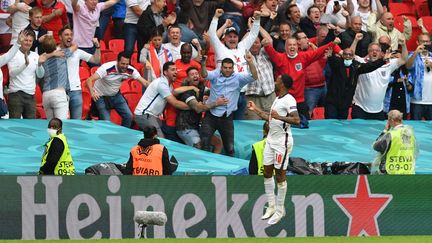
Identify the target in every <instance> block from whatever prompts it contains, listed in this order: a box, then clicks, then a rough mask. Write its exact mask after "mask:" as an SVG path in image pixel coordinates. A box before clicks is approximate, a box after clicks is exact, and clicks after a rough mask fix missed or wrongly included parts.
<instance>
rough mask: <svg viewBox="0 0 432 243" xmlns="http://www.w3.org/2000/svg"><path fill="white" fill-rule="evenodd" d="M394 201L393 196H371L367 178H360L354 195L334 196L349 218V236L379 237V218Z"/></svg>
mask: <svg viewBox="0 0 432 243" xmlns="http://www.w3.org/2000/svg"><path fill="white" fill-rule="evenodd" d="M392 199H393V195H391V194H371V192H370V188H369V182H368V180H367V177H366V176H364V175H363V176H359V177H358V179H357V185H356V188H355V193H354V194H341V195H333V200H334V201H335V202H336V203H337V205H338V206H339V207H340V208H341V209H342V211H343V212H344V213H345V214H346V215H347V216H348V218H349V226H348V232H347V235H348V236H361V235H368V236H379V235H380V232H379V228H378V217H379V216H380V214H381V213H382V211H384V209H385V208H386V207H387V205H388V204H389V203H390V201H391V200H392Z"/></svg>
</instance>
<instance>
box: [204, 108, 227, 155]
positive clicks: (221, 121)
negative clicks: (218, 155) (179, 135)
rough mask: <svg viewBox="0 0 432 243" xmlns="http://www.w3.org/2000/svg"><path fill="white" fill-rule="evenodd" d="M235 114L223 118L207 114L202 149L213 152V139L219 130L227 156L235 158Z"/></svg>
mask: <svg viewBox="0 0 432 243" xmlns="http://www.w3.org/2000/svg"><path fill="white" fill-rule="evenodd" d="M233 118H234V114H232V113H231V115H229V116H228V117H226V116H222V117H217V116H214V115H212V114H211V113H210V112H207V113H206V116H205V117H204V120H203V123H202V126H201V131H200V136H201V148H202V149H203V150H206V151H211V146H210V142H211V138H212V136H213V134H214V133H215V131H216V130H217V131H218V132H219V134H220V135H221V138H222V142H223V146H224V150H225V154H226V155H228V156H231V157H233V156H234V122H233Z"/></svg>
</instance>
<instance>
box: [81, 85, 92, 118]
mask: <svg viewBox="0 0 432 243" xmlns="http://www.w3.org/2000/svg"><path fill="white" fill-rule="evenodd" d="M82 99H83V104H82V116H81V119H83V120H84V119H86V118H87V115H88V113H89V112H90V106H91V95H90V92H89V91H88V89H87V88H83V89H82Z"/></svg>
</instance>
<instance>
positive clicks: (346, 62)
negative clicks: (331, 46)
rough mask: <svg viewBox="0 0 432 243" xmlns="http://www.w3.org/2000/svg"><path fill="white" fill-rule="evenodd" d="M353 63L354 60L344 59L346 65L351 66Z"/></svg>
mask: <svg viewBox="0 0 432 243" xmlns="http://www.w3.org/2000/svg"><path fill="white" fill-rule="evenodd" d="M351 64H352V60H344V65H345V67H349V66H351Z"/></svg>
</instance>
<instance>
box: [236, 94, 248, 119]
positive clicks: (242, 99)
mask: <svg viewBox="0 0 432 243" xmlns="http://www.w3.org/2000/svg"><path fill="white" fill-rule="evenodd" d="M246 106H247V100H246V96H245V93H240V96H239V99H238V101H237V110H236V111H234V120H243V119H244V115H245V112H246Z"/></svg>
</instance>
